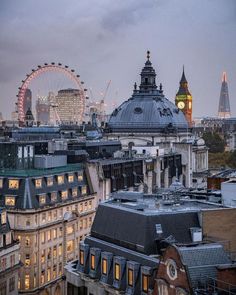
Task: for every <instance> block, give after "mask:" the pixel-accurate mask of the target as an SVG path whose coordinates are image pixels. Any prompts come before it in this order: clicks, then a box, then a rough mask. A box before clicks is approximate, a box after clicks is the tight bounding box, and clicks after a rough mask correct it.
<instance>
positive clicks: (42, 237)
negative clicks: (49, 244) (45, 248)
mask: <svg viewBox="0 0 236 295" xmlns="http://www.w3.org/2000/svg"><path fill="white" fill-rule="evenodd" d="M41 242H42V244H44V243H45V232H42V233H41Z"/></svg>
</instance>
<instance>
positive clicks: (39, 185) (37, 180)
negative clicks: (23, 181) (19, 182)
mask: <svg viewBox="0 0 236 295" xmlns="http://www.w3.org/2000/svg"><path fill="white" fill-rule="evenodd" d="M35 187H36V188H41V187H42V178H36V179H35Z"/></svg>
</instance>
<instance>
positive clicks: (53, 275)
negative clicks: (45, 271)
mask: <svg viewBox="0 0 236 295" xmlns="http://www.w3.org/2000/svg"><path fill="white" fill-rule="evenodd" d="M56 276H57V266H56V265H55V264H54V265H53V269H52V277H53V278H54V279H55V278H56Z"/></svg>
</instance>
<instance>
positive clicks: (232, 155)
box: [227, 150, 236, 168]
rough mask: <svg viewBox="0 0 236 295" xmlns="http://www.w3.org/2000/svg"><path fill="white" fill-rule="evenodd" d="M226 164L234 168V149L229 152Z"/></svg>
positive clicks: (235, 152) (235, 156) (235, 162)
mask: <svg viewBox="0 0 236 295" xmlns="http://www.w3.org/2000/svg"><path fill="white" fill-rule="evenodd" d="M227 164H228V165H229V167H231V168H236V150H235V151H233V152H230V155H229V158H228V160H227Z"/></svg>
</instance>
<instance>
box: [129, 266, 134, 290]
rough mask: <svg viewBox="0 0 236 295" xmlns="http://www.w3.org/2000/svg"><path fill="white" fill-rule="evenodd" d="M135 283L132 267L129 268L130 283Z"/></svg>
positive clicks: (131, 284) (130, 284)
mask: <svg viewBox="0 0 236 295" xmlns="http://www.w3.org/2000/svg"><path fill="white" fill-rule="evenodd" d="M133 284H134V271H133V270H132V269H130V268H129V269H128V285H129V286H131V287H132V286H133Z"/></svg>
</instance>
